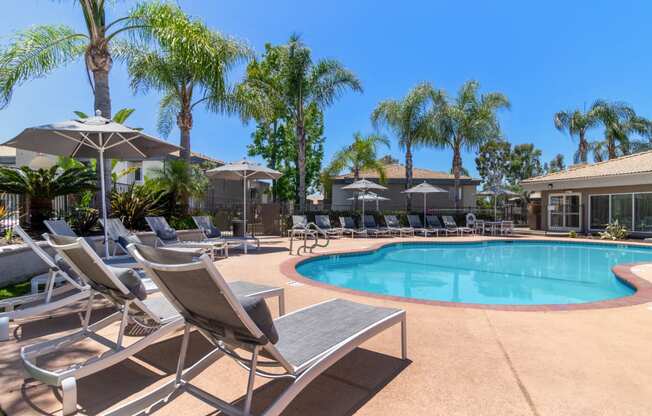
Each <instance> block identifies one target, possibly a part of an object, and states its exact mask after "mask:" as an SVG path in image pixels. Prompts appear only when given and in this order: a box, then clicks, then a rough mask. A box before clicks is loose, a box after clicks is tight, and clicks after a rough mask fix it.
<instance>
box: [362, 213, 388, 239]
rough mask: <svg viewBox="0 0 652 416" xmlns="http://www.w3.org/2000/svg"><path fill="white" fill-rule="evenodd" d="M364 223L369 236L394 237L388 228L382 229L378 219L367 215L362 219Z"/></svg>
mask: <svg viewBox="0 0 652 416" xmlns="http://www.w3.org/2000/svg"><path fill="white" fill-rule="evenodd" d="M362 221H363V222H364V229H365V231H367V234H368V235H371V236H374V237H384V236H390V237H391V236H392V233H391V231H390V230H389V229H388V228H381V227H379V226H378V224H376V218H375V217H374V216H373V215H365V216H364V217H363V218H362Z"/></svg>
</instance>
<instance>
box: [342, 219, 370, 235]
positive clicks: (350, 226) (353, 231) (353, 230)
mask: <svg viewBox="0 0 652 416" xmlns="http://www.w3.org/2000/svg"><path fill="white" fill-rule="evenodd" d="M340 228H341V229H342V235H344V236H346V235H347V234H350V235H351V237H352V238H355V236H356V235H357V236H361V237H367V236H368V234H367V230H365V229H363V228H357V227H356V226H355V221H353V218H352V217H340Z"/></svg>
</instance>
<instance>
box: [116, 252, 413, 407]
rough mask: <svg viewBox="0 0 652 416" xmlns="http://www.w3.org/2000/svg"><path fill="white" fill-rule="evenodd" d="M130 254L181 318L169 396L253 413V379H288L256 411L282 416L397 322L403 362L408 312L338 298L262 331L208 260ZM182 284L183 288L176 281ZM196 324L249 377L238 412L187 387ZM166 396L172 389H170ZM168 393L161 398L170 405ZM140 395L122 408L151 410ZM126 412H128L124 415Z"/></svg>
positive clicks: (301, 311) (205, 393) (312, 307)
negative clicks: (188, 354) (179, 343)
mask: <svg viewBox="0 0 652 416" xmlns="http://www.w3.org/2000/svg"><path fill="white" fill-rule="evenodd" d="M129 249H130V252H131V253H132V255H133V256H134V257H135V258H136V259H137V260H138V261H139V262H141V263H142V266H143V269H144V270H145V271H146V272H147V274H148V275H149V276H150V277H151V278H152V279H153V280H154V281H156V283H157V284H158V285H159V287H160V288H161V292H162V293H163V294H164V295H165V296H166V297H167V298H168V300H169V301H170V303H172V304H173V305H174V307H175V308H176V309H177V310H178V311H179V313H180V314H181V315H182V316H183V317H184V320H185V329H184V337H183V341H182V347H181V353H180V354H179V362H178V365H177V374H176V379H175V384H174V392H175V393H180V392H187V393H190V394H191V395H193V396H196V397H198V398H200V399H201V400H202V401H204V402H206V403H209V404H212V405H213V406H215V407H216V408H217V409H219V410H221V411H223V412H224V413H226V414H230V415H246V416H248V415H250V414H251V413H250V412H251V403H252V398H253V387H254V381H255V377H256V376H260V377H268V378H287V379H288V380H289V381H290V384H289V386H287V387H286V388H285V390H283V392H282V393H281V394H280V395H279V396H278V397H276V398H275V400H274V402H273V403H272V404H271V405H270V406H269V407H267V409H265V410H264V411H263V412H262V413H261V414H262V415H265V416H275V415H279V414H280V413H281V412H282V411H283V410H284V409H285V408H286V407H287V406H288V405H289V404H290V402H291V401H292V400H293V399H294V398H295V397H296V396H297V395H298V394H299V393H300V392H301V391H302V390H303V389H304V388H305V387H306V386H307V385H308V384H309V383H310V382H311V381H312V380H314V379H315V378H316V377H317V376H319V375H320V374H321V373H323V372H324V371H326V370H327V369H328V368H330V367H331V366H332V365H333V364H335V363H336V362H337V361H338V360H340V359H341V358H342V357H344V356H345V355H346V354H348V353H349V352H351V351H352V350H353V349H355V348H356V347H358V346H359V345H360V344H361V343H363V342H365V341H366V340H368V339H370V338H371V337H373V336H374V335H376V334H378V333H380V332H382V331H384V330H386V329H387V328H389V327H392V326H394V325H396V324H401V341H402V342H401V348H402V358H403V359H405V358H406V327H405V311H403V310H400V309H393V308H385V307H375V306H370V305H364V304H359V303H355V302H351V301H347V300H341V299H335V300H330V301H326V302H323V303H320V304H317V305H313V306H309V307H307V308H304V309H300V310H297V311H295V312H292V313H289V314H287V315H284V316H282V317H280V318H278V319H275V320H274V321H273V327H274V328H275V335H276V336H275V337H274V339H273V338H272V337H270V336H269V335H268V333H269V328H267V330H266V329H265V328H262V327H260V326H259V325H258V324H257V322H256V321H255V320H254V319H253V318H252V316H251V315H250V314H249V313H248V312H247V311H246V310H245V308H244V307H243V305H242V304H241V303H240V302H239V301H238V298H237V297H236V295H235V294H234V293H233V291H232V290H230V288H229V287H228V285H227V284H226V282H225V281H224V279H223V278H222V276H221V275H220V273H219V271H218V270H217V269H216V268H215V265H214V264H213V263H212V262H211V261H210V259H209V258H208V256H206V255H203V256H201V257H200V258H199V259H198V260H197V261H192V262H187V263H173V262H172V261H165V263H159V261H161V260H168V259H166V258H165V257H164V256H161V255H160V254H159V253H157V252H156V249H155V248H151V247H147V246H142V245H130V246H129ZM182 280H183V284H182V283H181V282H182ZM191 327H196V328H197V329H198V330H199V331H200V332H201V333H202V334H203V335H204V336H205V337H206V338H207V339H209V340H210V341H211V342H212V344H213V345H214V346H215V349H214V350H213V351H214V352H218V353H221V354H225V355H226V356H228V357H230V358H233V359H234V360H235V361H236V362H237V363H238V364H240V365H241V366H242V367H244V368H245V369H246V370H247V371H248V373H249V377H248V382H247V387H246V394H245V399H244V404H243V406H242V408H240V407H236V406H235V405H233V404H230V403H228V402H226V401H224V400H222V399H220V398H218V397H216V396H214V395H212V394H210V393H208V392H207V391H205V390H202V389H201V388H199V387H197V386H195V385H193V384H191V383H190V382H189V381H188V380H186V377H185V375H186V374H187V373H192V374H193V375H194V371H195V370H194V368H193V367H190V368H188V369H187V370H185V371H184V370H183V368H184V360H185V355H186V350H187V347H188V338H189V330H190V328H191ZM167 392H169V390H168V391H167ZM172 394H173V393H171V392H170V394H169V395H168V396H166V397H165V398H162V399H161V400H162V402H167V401H168V399H169V398H170V397H171V395H172ZM136 403H138V404H136ZM151 405H152V401H151V399H148V396H145V397H143V398H141V399H139V400H137V401H136V402H135V403H130V404H127V405H126V406H125V408H124V409H123V411H124V412H123V413H121V412H120V411H118V412H116V413H115V414H125V413H134V412H135V411H137V409H139V408H140V407H139V406H151ZM126 410H128V412H126Z"/></svg>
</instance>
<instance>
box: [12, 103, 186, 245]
mask: <svg viewBox="0 0 652 416" xmlns="http://www.w3.org/2000/svg"><path fill="white" fill-rule="evenodd" d="M95 114H96V115H95V116H94V117H88V118H85V119H79V120H66V121H62V122H59V123H53V124H45V125H42V126H37V127H30V128H27V129H25V130H23V131H22V133H20V134H19V135H18V136H16V137H14V138H13V139H11V140H9V141H7V142H6V143H3V144H2V145H3V146H10V147H15V148H17V149H23V150H30V151H32V152H37V153H44V154H49V155H58V156H69V157H73V158H79V159H97V160H98V163H99V165H100V175H101V178H100V188H101V190H102V218H104V221H106V219H107V215H106V184H105V183H104V159H105V158H108V159H119V160H145V159H150V158H158V157H163V156H166V155H168V154H170V153H172V152H176V151H178V150H180V149H181V148H180V147H179V146H175V145H173V144H171V143H168V142H166V141H164V140H161V139H158V138H155V137H153V136H149V135H147V134H145V133H143V132H141V131H138V130H134V129H131V128H129V127H127V126H124V125H122V124H120V123H116V122H115V121H112V120H109V119H106V118H104V117H102V115H101V114H102V113H101V112H100V111H99V110H97V111H96V112H95ZM104 251H105V255H106V256H107V257H108V255H109V246H108V236H107V231H106V228H105V229H104Z"/></svg>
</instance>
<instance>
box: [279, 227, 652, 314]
mask: <svg viewBox="0 0 652 416" xmlns="http://www.w3.org/2000/svg"><path fill="white" fill-rule="evenodd" d="M491 241H529V242H543V243H545V242H551V241H557V242H564V243H587V244H604V245H611V244H617V245H631V246H639V247H640V246H645V247H650V246H649V245H647V244H646V245H641V244H637V243H628V242H623V241H587V240H583V239H573V240H570V241H569V240H568V239H558V240H557V239H539V238H527V239H525V240H523V239H518V238H492V239H486V240H485V239H483V240H477V241H442V240H423V241H412V240H410V241H383V242H378V243H375V244H373V245H371V246H367V247H364V248H360V249H346V250H333V251H329V252H325V253H319V254H309V255H307V256H306V257H292V258H290V259H288V260H285V261H284V262H283V263H281V264H280V265H279V270H280V272H281V273H282V274H283V275H285V276H286V277H288V278H290V279H292V280H294V281H297V282H301V283H305V284H307V285H310V286H317V287H321V288H324V289H328V290H333V291H336V292H341V293H348V294H351V295H356V296H365V297H370V298H376V299H384V300H390V301H395V302H407V303H415V304H421V305H433V306H444V307H450V308H469V309H485V310H495V311H519V312H553V311H579V310H594V309H609V308H621V307H626V306H633V305H641V304H644V303H648V302H652V282H650V281H648V280H646V279H644V278H642V277H640V276H638V275H637V274H636V273H634V272H633V271H632V269H633V268H634V267H636V266H639V265H641V264H649V263H647V262H639V263H623V264H617V265H615V266H614V267H612V269H611V270H612V272H613V273H614V275H615V276H616V278H617V279H618V280H620V281H621V282H623V283H624V284H626V285H627V286H629V287H631V288H632V289H634V290H636V292H635V293H634V294H632V295H630V296H624V297H620V298H615V299H609V300H602V301H597V302H587V303H576V304H568V305H555V304H541V305H487V304H481V303H464V302H447V301H441V300H426V299H413V298H408V297H403V296H393V295H383V294H379V293H372V292H366V291H363V290H356V289H349V288H344V287H339V286H335V285H331V284H328V283H323V282H318V281H316V280H312V279H310V278H307V277H304V276H302V275H301V274H300V273H299V272H297V270H296V267H297V266H298V265H299V264H300V263H303V262H305V261H308V260H313V259H316V258H319V257H326V256H332V255H338V254H360V253H371V252H374V251H377V250H378V249H380V248H383V247H386V246H391V245H397V244H432V243H438V244H451V245H452V244H474V243H483V242H491Z"/></svg>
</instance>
